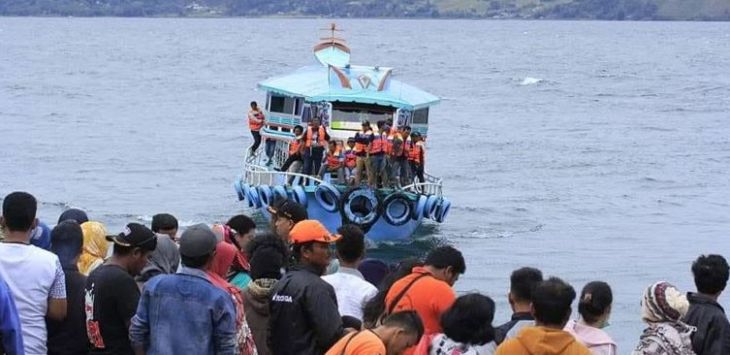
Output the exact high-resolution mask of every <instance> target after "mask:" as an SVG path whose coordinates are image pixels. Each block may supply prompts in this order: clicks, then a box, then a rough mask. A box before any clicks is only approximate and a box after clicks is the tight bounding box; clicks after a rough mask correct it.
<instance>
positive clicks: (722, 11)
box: [0, 0, 730, 21]
mask: <svg viewBox="0 0 730 355" xmlns="http://www.w3.org/2000/svg"><path fill="white" fill-rule="evenodd" d="M0 15H5V16H141V17H144V16H163V17H164V16H175V17H178V16H180V17H218V16H316V17H386V18H402V17H419V18H496V19H599V20H717V21H727V20H730V0H0Z"/></svg>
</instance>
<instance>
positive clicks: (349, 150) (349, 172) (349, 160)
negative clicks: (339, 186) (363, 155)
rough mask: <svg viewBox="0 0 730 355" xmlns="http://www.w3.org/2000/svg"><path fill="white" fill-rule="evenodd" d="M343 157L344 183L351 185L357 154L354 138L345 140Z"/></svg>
mask: <svg viewBox="0 0 730 355" xmlns="http://www.w3.org/2000/svg"><path fill="white" fill-rule="evenodd" d="M344 155H345V181H346V182H347V184H348V185H352V184H353V181H354V180H353V179H355V174H356V173H357V169H356V167H357V153H356V152H355V138H354V137H350V138H347V146H346V147H345V151H344Z"/></svg>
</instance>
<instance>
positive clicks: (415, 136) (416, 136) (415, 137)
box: [411, 132, 421, 142]
mask: <svg viewBox="0 0 730 355" xmlns="http://www.w3.org/2000/svg"><path fill="white" fill-rule="evenodd" d="M411 140H412V141H414V142H418V141H420V140H421V134H420V133H418V132H413V133H411Z"/></svg>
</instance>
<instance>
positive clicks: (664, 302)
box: [641, 281, 689, 323]
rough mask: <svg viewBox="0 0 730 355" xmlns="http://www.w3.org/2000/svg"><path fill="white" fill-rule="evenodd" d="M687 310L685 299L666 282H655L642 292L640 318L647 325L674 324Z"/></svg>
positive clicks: (687, 304) (687, 305) (687, 303)
mask: <svg viewBox="0 0 730 355" xmlns="http://www.w3.org/2000/svg"><path fill="white" fill-rule="evenodd" d="M688 310H689V302H688V301H687V297H686V296H685V295H684V294H683V293H681V292H679V290H677V288H676V287H674V286H672V285H671V284H670V283H668V282H666V281H660V282H657V283H655V284H653V285H651V286H649V287H648V288H647V289H646V291H644V298H643V299H642V301H641V318H642V319H643V320H644V321H645V322H647V323H659V322H676V321H678V320H680V319H681V318H682V317H683V316H684V315H685V314H687V311H688Z"/></svg>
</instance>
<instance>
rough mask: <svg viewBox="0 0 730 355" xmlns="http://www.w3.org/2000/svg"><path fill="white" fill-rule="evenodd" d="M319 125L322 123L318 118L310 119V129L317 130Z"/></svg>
mask: <svg viewBox="0 0 730 355" xmlns="http://www.w3.org/2000/svg"><path fill="white" fill-rule="evenodd" d="M320 124H322V121H321V120H320V119H319V117H313V118H312V128H314V129H318V128H319V125H320Z"/></svg>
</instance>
